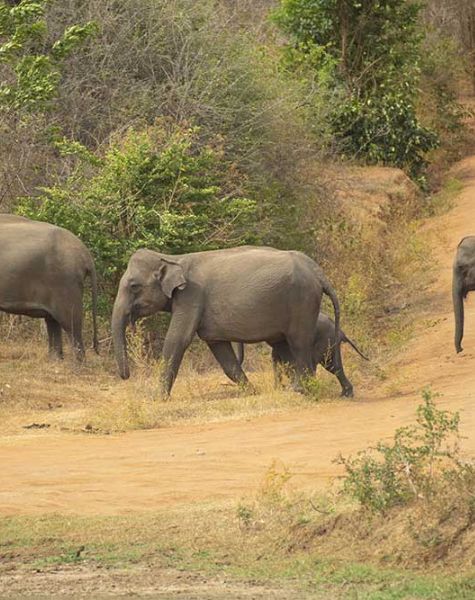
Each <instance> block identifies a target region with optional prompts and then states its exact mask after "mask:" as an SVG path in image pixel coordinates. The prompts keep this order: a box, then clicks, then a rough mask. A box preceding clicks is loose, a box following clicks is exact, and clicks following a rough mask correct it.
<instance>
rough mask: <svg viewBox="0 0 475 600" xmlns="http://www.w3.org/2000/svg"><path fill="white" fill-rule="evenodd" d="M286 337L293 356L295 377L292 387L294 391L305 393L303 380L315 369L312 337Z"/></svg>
mask: <svg viewBox="0 0 475 600" xmlns="http://www.w3.org/2000/svg"><path fill="white" fill-rule="evenodd" d="M307 337H308V339H303V340H300V339H298V340H297V339H292V338H290V339H288V344H289V348H290V351H291V353H292V356H293V358H294V370H295V377H294V378H293V382H292V387H293V389H294V390H295V391H296V392H300V393H305V387H304V382H305V379H306V378H307V377H311V376H312V375H313V374H314V371H315V364H314V361H313V339H311V338H310V337H309V336H307Z"/></svg>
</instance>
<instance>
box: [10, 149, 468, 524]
mask: <svg viewBox="0 0 475 600" xmlns="http://www.w3.org/2000/svg"><path fill="white" fill-rule="evenodd" d="M455 172H456V175H457V176H458V177H459V178H460V179H461V180H462V181H463V190H462V191H461V193H460V194H459V196H458V197H457V199H456V201H455V206H454V208H453V209H452V210H451V211H450V212H449V213H448V214H446V215H444V216H442V217H439V218H436V219H431V220H430V222H428V223H427V224H426V226H425V228H426V229H427V235H428V236H429V237H431V238H432V239H433V240H434V244H435V250H434V261H436V264H435V265H434V269H435V273H436V274H437V278H436V281H435V283H434V284H433V285H431V287H430V288H429V289H428V290H427V292H426V302H425V309H424V310H425V313H426V314H425V315H423V317H422V318H421V324H420V327H418V329H417V335H416V336H414V338H413V339H412V341H411V342H410V343H409V344H408V345H407V347H406V348H405V350H404V352H402V354H401V355H400V356H399V357H398V358H397V359H396V360H395V361H393V363H392V364H391V365H386V370H387V372H388V373H389V379H388V380H386V381H384V382H383V383H382V384H381V385H380V386H379V388H376V389H371V390H365V389H361V388H360V389H359V390H358V395H357V398H356V400H355V401H341V402H338V403H328V404H320V405H317V406H315V407H314V408H309V409H306V410H302V409H300V410H298V411H295V412H289V413H286V414H278V415H273V416H266V417H262V418H255V419H252V420H244V421H232V422H225V423H215V424H208V425H200V426H179V427H178V426H177V427H172V428H166V429H158V430H153V431H146V432H144V431H138V432H133V433H128V434H122V435H117V436H95V435H86V434H83V435H81V434H76V435H72V434H66V433H54V432H32V433H31V434H29V435H28V436H21V437H8V438H3V439H1V440H0V457H1V464H2V468H1V470H0V514H10V515H13V514H31V513H43V512H50V511H58V512H61V513H67V514H78V515H88V514H89V515H92V514H125V513H129V512H134V511H144V510H157V509H160V508H161V507H164V506H170V505H176V504H180V503H184V504H189V503H192V502H214V501H217V500H218V501H219V500H226V499H235V498H239V497H240V496H242V495H244V494H246V493H248V492H251V491H252V490H254V489H255V487H256V486H257V485H258V484H259V481H260V480H261V479H262V477H263V475H264V473H265V472H266V470H267V469H268V467H269V466H270V464H271V463H272V461H273V460H279V461H282V462H283V463H284V464H285V465H286V466H287V467H288V468H290V470H291V471H292V472H293V473H295V484H296V485H297V486H299V487H312V488H315V487H316V486H322V485H324V484H325V483H326V482H327V481H328V480H329V479H330V478H332V477H333V476H334V475H336V474H338V469H339V468H338V467H337V466H336V465H335V464H334V463H333V462H332V461H333V459H334V458H335V457H336V456H338V454H339V453H340V452H341V453H343V454H345V455H348V454H349V453H353V452H355V451H356V450H358V449H360V448H363V447H366V446H367V445H368V444H369V443H371V442H375V441H376V440H378V439H381V438H385V437H389V436H391V435H392V433H393V431H394V429H395V428H396V427H398V426H400V425H404V424H408V423H409V422H411V421H412V420H413V419H414V409H415V407H416V404H417V402H418V401H419V399H420V390H421V389H422V388H423V387H424V386H427V385H430V386H431V387H432V388H433V390H435V391H438V392H441V393H442V394H443V396H442V397H441V398H440V399H439V403H440V405H442V406H444V407H446V408H450V409H451V410H458V411H460V412H461V416H462V423H463V428H462V429H463V432H464V433H465V435H466V436H467V437H466V439H465V440H464V448H465V450H466V451H467V453H469V454H472V455H473V454H475V436H474V435H473V431H475V308H474V305H473V302H472V303H471V302H470V300H469V302H468V306H467V314H466V335H465V339H464V346H465V348H466V350H465V352H464V353H463V354H461V355H458V356H457V355H456V354H455V352H454V350H453V342H452V338H453V318H452V312H451V296H450V280H451V264H452V260H453V256H454V251H455V248H456V246H457V244H458V242H459V240H460V239H461V238H462V237H463V236H464V235H467V234H471V233H474V228H475V157H472V158H469V159H466V160H464V161H462V162H461V163H460V164H459V165H457V168H456V169H455ZM472 224H473V225H472ZM391 390H392V392H391Z"/></svg>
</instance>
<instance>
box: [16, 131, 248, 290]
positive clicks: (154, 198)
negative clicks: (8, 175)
mask: <svg viewBox="0 0 475 600" xmlns="http://www.w3.org/2000/svg"><path fill="white" fill-rule="evenodd" d="M61 149H62V150H63V151H67V152H72V151H75V150H77V149H79V154H80V157H81V160H80V162H79V164H78V165H77V167H76V169H75V171H74V172H73V174H72V175H71V177H70V178H69V179H68V181H67V182H66V184H65V185H63V184H58V185H56V186H53V187H50V188H45V189H44V190H43V192H42V195H41V196H40V197H39V198H25V199H23V201H22V202H21V203H20V204H19V207H18V211H19V212H20V213H21V214H23V215H26V216H29V217H32V218H35V219H39V220H43V221H48V222H50V223H55V224H57V225H60V226H62V227H65V228H67V229H69V230H70V231H72V232H73V233H75V234H76V235H78V236H79V237H80V238H81V239H82V240H83V241H84V242H85V244H86V245H87V246H88V247H89V248H91V250H92V252H93V254H94V257H95V260H96V266H97V268H98V272H99V273H100V275H101V277H102V280H103V282H104V284H105V287H106V288H109V289H110V290H111V292H112V291H113V290H114V287H115V285H116V284H117V282H118V278H119V277H120V275H121V274H122V272H123V271H124V270H125V267H126V265H127V261H128V259H129V257H130V255H131V254H132V253H133V252H134V251H135V250H137V249H138V248H141V247H146V248H151V249H156V250H158V251H162V252H166V253H172V254H174V253H186V252H194V251H198V250H211V249H215V248H220V247H223V246H231V245H236V244H241V243H243V242H247V241H253V240H254V239H255V237H254V227H253V221H254V217H255V203H254V202H253V201H252V200H249V199H247V198H245V197H242V194H241V193H240V190H239V183H240V179H239V174H238V173H236V172H235V170H234V169H233V165H232V164H229V163H228V162H227V161H226V160H225V158H224V156H223V155H222V152H221V148H220V142H219V140H216V142H215V144H214V145H211V144H208V145H203V144H202V143H201V142H200V138H199V129H197V128H193V127H185V126H182V127H179V126H177V125H174V124H171V123H170V122H168V121H166V120H162V121H157V123H156V124H155V125H154V126H152V127H149V128H146V129H145V130H143V131H135V130H133V129H130V130H129V131H128V132H127V133H126V135H125V136H124V138H123V139H120V138H119V139H116V140H114V141H113V142H111V144H110V146H109V148H108V150H107V151H106V153H105V155H104V156H103V158H102V160H100V161H99V160H98V159H97V157H93V159H92V160H91V157H90V155H89V154H88V153H84V151H83V149H82V148H81V147H80V146H78V145H77V144H75V145H71V144H69V145H66V147H65V144H64V142H61ZM91 162H92V164H91Z"/></svg>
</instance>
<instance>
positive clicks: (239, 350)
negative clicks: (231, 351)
mask: <svg viewBox="0 0 475 600" xmlns="http://www.w3.org/2000/svg"><path fill="white" fill-rule="evenodd" d="M236 358H237V361H238V363H239V364H240V366H241V367H242V363H243V362H244V344H243V343H242V342H239V343H237V344H236Z"/></svg>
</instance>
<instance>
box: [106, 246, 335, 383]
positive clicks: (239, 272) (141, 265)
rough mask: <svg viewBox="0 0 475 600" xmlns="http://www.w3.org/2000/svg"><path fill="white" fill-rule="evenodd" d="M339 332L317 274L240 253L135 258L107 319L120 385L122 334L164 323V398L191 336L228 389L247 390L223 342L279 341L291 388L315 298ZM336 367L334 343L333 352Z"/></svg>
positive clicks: (291, 262) (303, 359) (255, 252)
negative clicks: (157, 319) (288, 356)
mask: <svg viewBox="0 0 475 600" xmlns="http://www.w3.org/2000/svg"><path fill="white" fill-rule="evenodd" d="M323 293H325V294H327V295H328V296H329V297H330V299H331V301H332V303H333V307H334V311H335V326H336V328H337V330H338V329H339V320H340V309H339V303H338V299H337V297H336V294H335V292H334V290H333V288H332V287H331V285H330V283H329V282H328V280H327V279H326V277H325V275H324V274H323V271H322V270H321V269H320V267H319V266H318V265H317V264H316V263H315V262H314V261H313V260H312V259H310V258H309V257H308V256H305V255H304V254H302V253H300V252H294V251H282V250H276V249H274V248H267V247H256V246H243V247H238V248H230V249H227V250H212V251H207V252H195V253H192V254H183V255H174V256H169V255H166V254H160V253H158V252H153V251H152V250H139V251H137V252H136V253H135V254H134V255H133V256H132V257H131V259H130V261H129V264H128V266H127V270H126V271H125V273H124V275H123V276H122V279H121V281H120V284H119V289H118V292H117V297H116V300H115V303H114V309H113V313H112V338H113V342H114V350H115V354H116V359H117V363H118V367H119V373H120V375H121V377H122V378H123V379H127V378H128V377H129V366H128V357H127V345H126V337H125V330H126V327H127V325H128V324H129V323H132V324H133V323H135V321H136V320H137V319H138V318H140V317H146V316H149V315H152V314H154V313H156V312H158V311H166V312H171V314H172V317H171V321H170V325H169V328H168V331H167V334H166V337H165V342H164V347H163V360H164V370H163V375H162V382H161V383H162V393H163V394H165V395H168V394H169V393H170V391H171V388H172V386H173V383H174V381H175V378H176V375H177V373H178V369H179V367H180V363H181V360H182V358H183V354H184V352H185V350H186V348H187V347H188V346H189V344H190V343H191V341H192V339H193V337H194V335H195V333H197V334H198V336H199V337H200V338H201V339H202V340H204V341H205V342H207V344H208V346H209V348H210V350H211V352H212V353H213V355H214V356H215V358H216V359H217V361H218V362H219V364H220V365H221V367H222V368H223V370H224V372H225V373H226V375H227V376H228V377H229V378H230V379H231V380H232V381H234V382H236V383H240V384H244V385H248V384H249V382H248V379H247V377H246V375H245V374H244V372H243V370H242V368H241V365H240V364H239V362H238V361H237V359H236V355H235V353H234V350H233V347H232V344H231V342H233V341H234V342H243V343H255V342H267V343H269V344H270V345H271V346H272V347H274V346H275V345H277V344H279V343H282V342H283V341H285V342H286V343H288V345H289V348H290V350H291V352H292V355H293V356H294V359H295V360H294V366H295V371H296V377H295V382H294V384H295V388H296V389H298V390H299V391H302V389H303V388H302V383H301V380H302V377H303V376H306V375H307V374H309V373H311V372H312V369H313V360H312V353H313V345H314V342H315V329H316V323H317V316H318V314H319V312H320V303H321V299H322V294H323ZM335 360H336V363H337V368H339V366H340V365H341V356H340V347H339V343H338V344H337V345H336V349H335Z"/></svg>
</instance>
